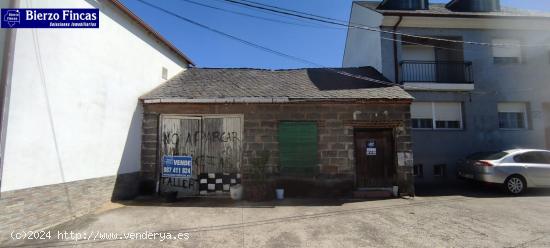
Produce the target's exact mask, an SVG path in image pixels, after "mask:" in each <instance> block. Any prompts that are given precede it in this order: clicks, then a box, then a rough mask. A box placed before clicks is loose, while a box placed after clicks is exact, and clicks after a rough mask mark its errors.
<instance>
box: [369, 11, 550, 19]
mask: <svg viewBox="0 0 550 248" xmlns="http://www.w3.org/2000/svg"><path fill="white" fill-rule="evenodd" d="M378 12H379V13H380V14H382V15H383V16H416V17H452V18H480V19H481V18H487V19H507V18H510V19H514V18H517V19H550V16H511V15H508V16H504V15H502V16H498V15H468V14H427V13H414V12H386V11H378Z"/></svg>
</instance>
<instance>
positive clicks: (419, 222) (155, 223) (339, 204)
mask: <svg viewBox="0 0 550 248" xmlns="http://www.w3.org/2000/svg"><path fill="white" fill-rule="evenodd" d="M417 192H418V193H419V195H418V196H417V197H415V198H414V199H412V198H411V199H389V200H368V201H362V200H328V199H305V200H304V199H287V200H284V201H280V202H269V203H248V202H237V203H236V202H232V201H230V200H223V199H208V200H206V199H192V200H186V201H182V202H177V203H161V202H124V203H123V205H118V204H113V205H111V206H110V209H108V210H103V211H101V212H98V213H96V214H92V215H89V216H85V217H82V218H78V219H76V220H74V221H72V222H68V223H65V224H63V225H60V226H57V227H55V228H52V229H50V230H49V231H51V235H52V240H42V241H36V240H34V241H29V240H26V241H9V242H8V243H4V244H3V245H4V246H10V247H13V246H19V247H35V246H36V247H73V246H77V247H152V246H155V247H182V246H183V247H224V248H225V247H408V248H410V247H430V248H434V247H550V190H530V191H529V192H528V193H527V194H526V195H524V196H521V197H510V196H507V195H505V194H503V193H501V192H500V191H499V190H497V189H495V188H485V187H479V186H461V187H458V188H445V189H440V188H425V189H422V188H421V189H419V190H418V191H417ZM65 231H67V233H66V237H65V239H63V237H62V236H61V238H62V239H61V240H57V237H59V235H58V233H61V235H63V234H65ZM71 231H72V232H73V234H75V235H74V236H73V238H76V237H77V236H76V235H77V234H78V235H80V238H86V239H90V240H79V241H74V240H70V237H69V236H70V232H71ZM114 233H117V234H118V235H119V237H121V238H120V239H116V240H112V239H113V237H114V236H113V235H114ZM132 233H133V234H132ZM147 233H151V234H149V236H147ZM154 233H156V235H157V236H156V237H155V239H154V240H138V239H137V238H139V237H138V236H137V235H141V237H148V238H152V236H151V235H154ZM166 233H170V235H172V237H175V238H180V240H164V241H161V239H162V237H164V238H166V237H167V234H166ZM180 233H181V234H180ZM124 234H125V235H127V236H126V237H124V236H123V235H124ZM67 235H68V236H67ZM102 235H111V236H110V237H107V236H103V237H101V236H102ZM129 235H136V236H135V237H134V238H136V239H133V240H132V239H130V240H128V238H130V236H129ZM161 235H164V236H162V237H161ZM177 235H180V236H179V237H178V236H177ZM56 236H57V237H56ZM84 236H86V237H84ZM90 236H93V237H90ZM186 237H187V239H185V238H186ZM102 238H103V239H102ZM106 238H110V240H109V239H106ZM94 239H95V240H94Z"/></svg>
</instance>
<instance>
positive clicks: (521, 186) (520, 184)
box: [504, 175, 527, 195]
mask: <svg viewBox="0 0 550 248" xmlns="http://www.w3.org/2000/svg"><path fill="white" fill-rule="evenodd" d="M504 187H505V189H506V191H508V193H510V194H512V195H519V194H521V193H523V192H524V191H525V188H527V183H526V182H525V179H523V178H522V177H521V176H517V175H514V176H510V177H508V178H507V179H506V181H505V182H504Z"/></svg>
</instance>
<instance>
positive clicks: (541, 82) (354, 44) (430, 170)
mask: <svg viewBox="0 0 550 248" xmlns="http://www.w3.org/2000/svg"><path fill="white" fill-rule="evenodd" d="M549 25H550V13H540V12H534V11H529V10H521V9H512V8H508V7H505V6H502V5H501V3H500V2H499V1H498V0H453V1H450V2H448V3H447V4H434V3H429V2H428V0H417V1H414V0H411V1H392V0H385V1H382V2H380V1H356V2H354V3H353V5H352V13H351V17H350V26H351V28H350V29H349V30H348V37H347V43H346V49H345V55H344V59H343V66H345V67H350V66H372V67H375V68H377V69H378V70H380V71H382V72H383V74H384V75H385V76H386V77H387V78H389V79H391V80H393V81H394V82H396V83H399V84H401V85H402V86H403V87H404V88H405V89H406V90H407V91H408V92H409V93H410V94H411V95H412V96H413V97H414V98H415V100H414V102H413V104H412V105H411V121H412V123H411V126H412V128H413V131H412V140H413V153H414V156H415V157H414V174H415V176H416V181H417V182H451V181H453V180H455V178H456V170H455V169H456V165H457V163H459V162H460V161H461V159H464V158H465V157H466V156H468V155H469V154H472V153H476V152H489V151H495V150H499V149H508V148H516V147H521V148H550V128H549V127H550V99H549V98H548V95H549V93H550V87H549V83H550V82H549V79H550V70H549V69H550V46H548V44H550V30H549V29H548V26H549ZM376 30H378V31H376Z"/></svg>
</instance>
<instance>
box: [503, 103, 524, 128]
mask: <svg viewBox="0 0 550 248" xmlns="http://www.w3.org/2000/svg"><path fill="white" fill-rule="evenodd" d="M498 126H499V128H502V129H525V128H526V127H527V106H526V104H525V103H499V104H498Z"/></svg>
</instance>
